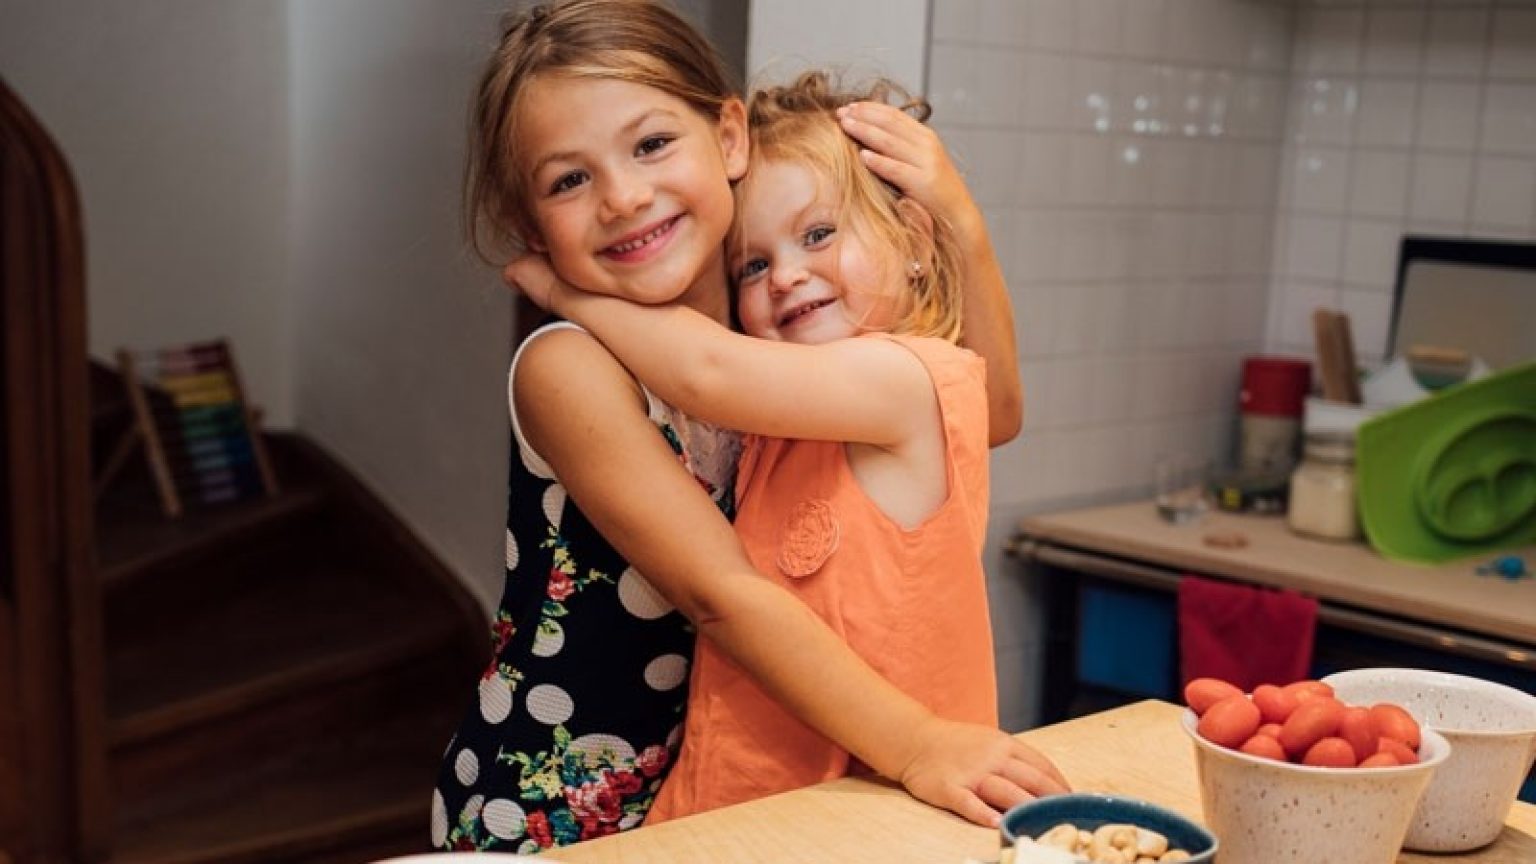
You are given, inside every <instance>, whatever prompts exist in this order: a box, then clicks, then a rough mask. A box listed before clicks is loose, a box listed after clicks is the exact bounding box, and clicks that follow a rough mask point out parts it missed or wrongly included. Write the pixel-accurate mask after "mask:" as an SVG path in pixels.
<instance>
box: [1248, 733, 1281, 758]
mask: <svg viewBox="0 0 1536 864" xmlns="http://www.w3.org/2000/svg"><path fill="white" fill-rule="evenodd" d="M1237 749H1239V750H1241V751H1243V752H1244V753H1247V754H1248V755H1250V756H1258V757H1259V758H1261V759H1273V760H1275V761H1276V762H1284V761H1285V748H1284V747H1281V746H1280V742H1279V741H1276V740H1275V739H1273V738H1271V737H1269V736H1268V735H1263V734H1259V735H1254V736H1253V737H1252V738H1249V739H1248V740H1247V741H1244V742H1243V746H1241V747H1239V748H1237Z"/></svg>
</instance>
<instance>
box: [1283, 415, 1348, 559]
mask: <svg viewBox="0 0 1536 864" xmlns="http://www.w3.org/2000/svg"><path fill="white" fill-rule="evenodd" d="M1355 512H1356V511H1355V438H1354V435H1352V434H1350V433H1347V432H1309V433H1307V443H1306V451H1305V455H1304V456H1303V457H1302V460H1301V464H1300V465H1299V466H1297V468H1296V471H1295V473H1293V474H1292V475H1291V501H1290V506H1289V508H1288V509H1287V510H1286V522H1287V523H1288V524H1289V525H1290V526H1291V530H1292V531H1295V532H1296V533H1298V534H1306V535H1308V536H1312V537H1321V538H1324V539H1327V540H1353V539H1355V538H1356V537H1358V536H1360V522H1359V519H1358V518H1357V517H1356V515H1355Z"/></svg>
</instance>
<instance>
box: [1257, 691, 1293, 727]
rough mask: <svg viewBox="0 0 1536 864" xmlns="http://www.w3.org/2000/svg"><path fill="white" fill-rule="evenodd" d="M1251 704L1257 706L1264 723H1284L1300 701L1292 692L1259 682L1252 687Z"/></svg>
mask: <svg viewBox="0 0 1536 864" xmlns="http://www.w3.org/2000/svg"><path fill="white" fill-rule="evenodd" d="M1253 704H1255V705H1257V706H1259V714H1260V715H1262V716H1263V718H1264V722H1265V723H1284V722H1285V721H1286V720H1289V719H1290V717H1291V712H1292V711H1295V710H1296V706H1297V705H1299V704H1301V703H1300V702H1299V701H1298V700H1297V698H1296V694H1294V693H1287V692H1285V691H1284V690H1282V689H1280V688H1279V687H1276V686H1275V685H1273V684H1260V685H1259V686H1257V687H1255V688H1253Z"/></svg>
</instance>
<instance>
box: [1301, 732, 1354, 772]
mask: <svg viewBox="0 0 1536 864" xmlns="http://www.w3.org/2000/svg"><path fill="white" fill-rule="evenodd" d="M1355 762H1356V760H1355V748H1354V747H1351V746H1350V744H1349V742H1348V741H1345V740H1344V739H1343V738H1324V739H1323V740H1321V741H1319V742H1317V743H1316V744H1313V745H1312V746H1311V747H1308V748H1307V755H1305V756H1303V757H1302V758H1301V764H1303V765H1317V766H1322V767H1327V768H1353V767H1355Z"/></svg>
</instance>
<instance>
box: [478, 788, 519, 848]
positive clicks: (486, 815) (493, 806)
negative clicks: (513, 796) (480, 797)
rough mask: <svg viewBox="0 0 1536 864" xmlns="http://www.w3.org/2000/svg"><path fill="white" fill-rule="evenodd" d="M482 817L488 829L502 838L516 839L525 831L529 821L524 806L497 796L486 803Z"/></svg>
mask: <svg viewBox="0 0 1536 864" xmlns="http://www.w3.org/2000/svg"><path fill="white" fill-rule="evenodd" d="M481 818H482V819H483V820H484V821H485V828H486V830H487V831H490V832H491V833H492V834H493V835H495V836H496V837H499V838H501V839H502V840H512V839H515V838H516V837H518V836H519V835H521V834H522V833H523V827H524V826H525V825H526V824H527V823H528V817H527V814H526V813H524V812H523V808H522V807H519V806H518V805H517V802H515V801H511V800H508V799H506V798H497V799H495V800H494V801H491V802H490V803H489V804H486V805H485V810H484V812H483V813H481Z"/></svg>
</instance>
